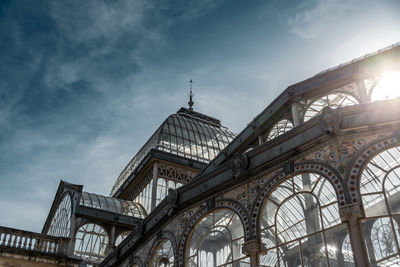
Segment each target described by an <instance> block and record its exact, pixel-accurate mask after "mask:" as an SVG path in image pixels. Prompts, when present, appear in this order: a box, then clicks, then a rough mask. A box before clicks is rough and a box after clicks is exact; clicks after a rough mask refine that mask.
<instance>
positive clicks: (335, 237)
mask: <svg viewBox="0 0 400 267" xmlns="http://www.w3.org/2000/svg"><path fill="white" fill-rule="evenodd" d="M325 238H326V249H327V252H328V259H329V265H330V266H331V267H341V266H354V259H353V251H352V248H351V244H350V238H349V234H348V231H347V226H346V225H345V224H341V225H339V226H337V227H334V228H332V229H329V230H327V231H326V232H325Z"/></svg>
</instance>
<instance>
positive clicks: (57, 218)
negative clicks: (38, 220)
mask: <svg viewBox="0 0 400 267" xmlns="http://www.w3.org/2000/svg"><path fill="white" fill-rule="evenodd" d="M71 214H72V208H71V197H70V195H69V194H66V195H65V196H64V198H63V199H62V201H61V202H60V204H59V205H58V208H57V211H56V212H55V214H54V216H53V219H52V220H51V223H50V227H49V230H48V231H47V234H48V235H53V236H63V237H69V234H70V228H71Z"/></svg>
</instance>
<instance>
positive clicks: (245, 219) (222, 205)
mask: <svg viewBox="0 0 400 267" xmlns="http://www.w3.org/2000/svg"><path fill="white" fill-rule="evenodd" d="M219 209H229V210H231V211H233V212H234V213H235V214H236V215H238V217H239V218H240V221H241V223H242V226H243V231H244V240H245V241H248V240H250V237H251V231H250V217H249V213H248V212H247V210H246V209H245V208H244V207H243V206H242V205H241V204H240V203H239V202H238V201H235V200H232V199H220V200H215V203H214V207H213V208H206V207H204V208H202V209H200V210H199V211H198V212H196V213H195V215H194V216H193V217H192V218H191V220H190V221H189V223H188V224H187V225H186V228H185V231H184V232H183V234H182V237H181V240H180V242H179V263H180V265H179V266H185V265H184V261H185V248H186V246H187V241H188V238H189V237H190V234H191V231H192V230H193V228H194V227H195V226H196V225H197V223H198V222H200V220H201V219H202V218H203V217H204V216H206V215H207V214H208V213H211V212H213V211H215V210H219Z"/></svg>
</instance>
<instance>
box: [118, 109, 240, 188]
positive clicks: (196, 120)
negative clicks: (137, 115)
mask: <svg viewBox="0 0 400 267" xmlns="http://www.w3.org/2000/svg"><path fill="white" fill-rule="evenodd" d="M235 136H236V135H235V134H234V133H232V132H230V131H229V130H228V129H227V128H226V127H224V126H222V125H221V122H220V121H219V120H218V119H215V118H213V117H210V116H207V115H204V114H201V113H199V112H195V111H193V110H191V109H187V108H181V109H180V110H178V112H177V113H176V114H172V115H170V116H169V117H168V118H167V119H166V120H165V121H164V122H163V123H162V124H161V126H160V127H159V128H158V129H157V130H156V132H155V133H154V134H153V135H152V136H151V137H150V139H149V140H148V141H147V142H146V143H145V145H144V146H143V147H142V148H141V149H140V150H139V152H138V153H137V154H136V155H135V157H133V159H132V160H131V161H130V162H129V164H128V165H127V166H126V167H125V169H124V170H123V171H122V173H121V174H120V176H119V177H118V179H117V181H116V183H115V184H114V186H113V188H112V191H111V195H114V194H115V192H116V191H117V190H118V188H120V186H121V185H122V184H123V183H124V182H125V181H126V179H127V178H128V177H129V176H130V175H131V173H132V172H133V170H135V169H136V167H137V166H138V165H139V164H140V163H141V162H142V160H143V159H144V158H145V157H146V156H147V154H148V153H149V152H150V150H152V149H155V150H159V151H164V152H167V153H169V154H174V155H178V156H181V157H184V158H187V159H192V160H196V161H199V162H203V163H209V162H210V161H211V160H212V159H214V158H215V157H216V156H217V155H218V154H219V153H220V152H221V151H222V150H223V149H224V148H225V147H226V146H227V145H228V144H229V143H230V142H231V141H232V140H233V139H234V138H235Z"/></svg>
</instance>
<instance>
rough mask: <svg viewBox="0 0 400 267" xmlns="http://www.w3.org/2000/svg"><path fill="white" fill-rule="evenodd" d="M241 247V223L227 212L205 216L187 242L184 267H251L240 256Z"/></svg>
mask: <svg viewBox="0 0 400 267" xmlns="http://www.w3.org/2000/svg"><path fill="white" fill-rule="evenodd" d="M243 243H244V232H243V225H242V221H241V220H240V218H239V216H238V215H237V214H236V213H235V212H233V211H232V210H230V209H219V210H216V211H213V212H211V213H209V214H207V215H206V216H205V217H203V218H202V219H201V220H200V221H199V223H197V225H196V226H195V227H194V229H193V230H192V232H191V236H190V238H189V239H188V245H187V250H186V258H185V262H186V266H198V267H208V266H225V265H227V266H232V265H233V266H250V264H249V259H248V258H246V256H245V255H243V254H242V253H241V249H242V244H243Z"/></svg>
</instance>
